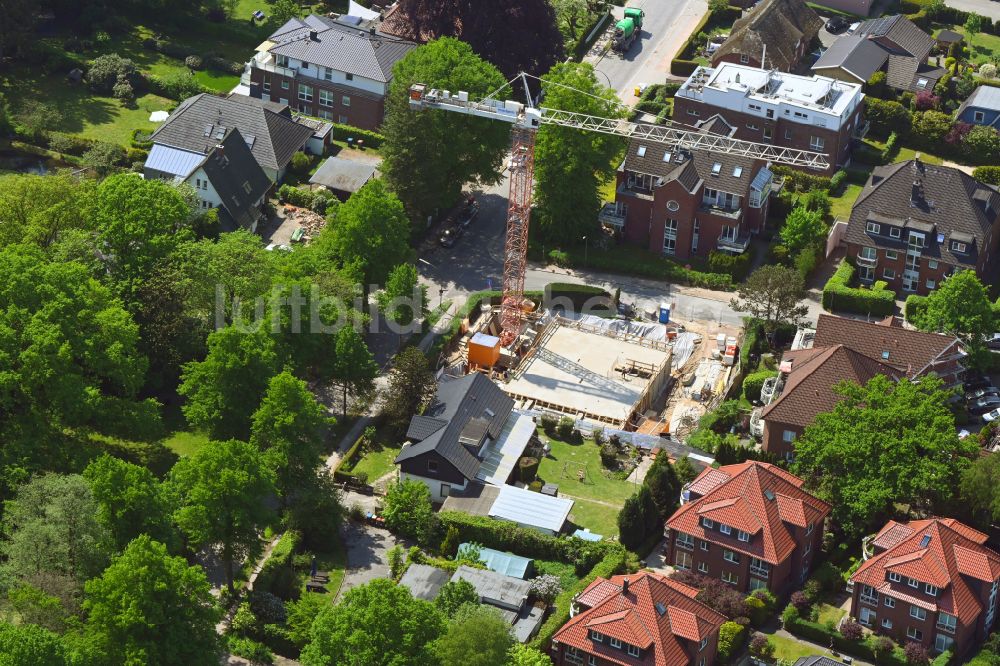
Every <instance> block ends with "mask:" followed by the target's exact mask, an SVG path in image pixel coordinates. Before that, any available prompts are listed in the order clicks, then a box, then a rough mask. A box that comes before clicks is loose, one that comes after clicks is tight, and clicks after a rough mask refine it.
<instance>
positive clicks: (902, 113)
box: [865, 97, 913, 138]
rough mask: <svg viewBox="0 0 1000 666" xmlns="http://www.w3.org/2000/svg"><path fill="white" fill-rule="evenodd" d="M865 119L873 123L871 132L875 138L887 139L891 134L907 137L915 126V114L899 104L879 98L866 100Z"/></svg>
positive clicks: (867, 98)
mask: <svg viewBox="0 0 1000 666" xmlns="http://www.w3.org/2000/svg"><path fill="white" fill-rule="evenodd" d="M865 117H866V118H867V119H868V120H869V121H871V132H872V136H873V137H875V138H885V137H888V136H889V133H890V132H896V133H897V134H899V135H900V136H906V135H907V134H909V132H910V127H911V126H912V124H913V114H911V113H910V110H909V109H907V108H906V107H904V106H903V105H902V104H900V103H899V102H893V101H886V100H883V99H878V98H877V97H866V98H865Z"/></svg>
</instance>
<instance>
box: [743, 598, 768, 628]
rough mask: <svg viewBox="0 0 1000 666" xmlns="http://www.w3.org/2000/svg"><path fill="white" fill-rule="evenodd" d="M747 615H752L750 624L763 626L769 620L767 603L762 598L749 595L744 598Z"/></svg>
mask: <svg viewBox="0 0 1000 666" xmlns="http://www.w3.org/2000/svg"><path fill="white" fill-rule="evenodd" d="M743 604H744V606H745V607H746V611H747V615H748V616H749V617H750V624H751V625H753V626H755V627H760V626H762V625H763V624H764V623H765V622H766V621H767V615H768V612H767V604H765V603H764V602H763V601H762V600H761V599H758V598H757V597H754V596H749V597H747V598H746V599H744V600H743Z"/></svg>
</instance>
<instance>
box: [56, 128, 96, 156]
mask: <svg viewBox="0 0 1000 666" xmlns="http://www.w3.org/2000/svg"><path fill="white" fill-rule="evenodd" d="M48 144H49V148H50V149H51V150H54V151H56V152H57V153H62V154H64V155H76V156H78V157H79V156H80V155H83V154H84V153H85V152H87V151H88V150H90V147H91V146H92V145H93V142H92V141H88V140H87V139H82V138H80V137H77V136H73V135H71V134H63V133H62V132H49V133H48Z"/></svg>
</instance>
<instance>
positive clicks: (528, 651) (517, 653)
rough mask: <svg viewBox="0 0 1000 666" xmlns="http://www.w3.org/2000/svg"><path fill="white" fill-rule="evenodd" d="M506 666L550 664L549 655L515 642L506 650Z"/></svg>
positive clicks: (541, 665)
mask: <svg viewBox="0 0 1000 666" xmlns="http://www.w3.org/2000/svg"><path fill="white" fill-rule="evenodd" d="M504 664H505V665H506V666H552V660H551V659H549V656H548V655H547V654H545V653H544V652H542V651H541V650H538V649H537V648H533V647H530V646H528V645H525V644H524V643H515V644H514V645H512V646H510V650H508V651H507V661H505V662H504Z"/></svg>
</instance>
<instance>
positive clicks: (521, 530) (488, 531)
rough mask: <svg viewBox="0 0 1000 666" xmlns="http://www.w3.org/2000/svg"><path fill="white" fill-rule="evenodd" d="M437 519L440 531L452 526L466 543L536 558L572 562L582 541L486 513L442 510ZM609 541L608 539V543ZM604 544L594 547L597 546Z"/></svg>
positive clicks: (445, 530) (443, 531)
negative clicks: (545, 532)
mask: <svg viewBox="0 0 1000 666" xmlns="http://www.w3.org/2000/svg"><path fill="white" fill-rule="evenodd" d="M438 520H439V522H440V530H441V532H442V533H445V532H447V531H448V528H450V527H454V528H455V529H457V530H458V533H459V535H460V536H461V538H462V541H463V542H465V543H468V542H474V543H478V544H482V545H483V546H486V547H487V548H495V549H497V550H506V551H512V552H516V553H519V554H521V555H524V556H525V557H532V558H535V559H539V560H559V561H562V562H567V561H573V560H574V559H575V558H576V556H577V554H578V553H579V551H580V549H581V544H580V543H578V542H574V540H571V539H567V538H562V539H560V538H557V537H553V536H548V535H547V534H542V533H541V532H539V531H538V530H533V529H530V528H527V527H520V526H519V525H518V524H517V523H512V522H510V521H508V520H497V519H496V518H490V517H489V516H472V515H469V514H467V513H463V512H461V511H441V512H440V513H438ZM599 543H600V542H599ZM610 543H611V542H608V544H609V545H610ZM603 547H604V546H597V548H598V549H600V548H603Z"/></svg>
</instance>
